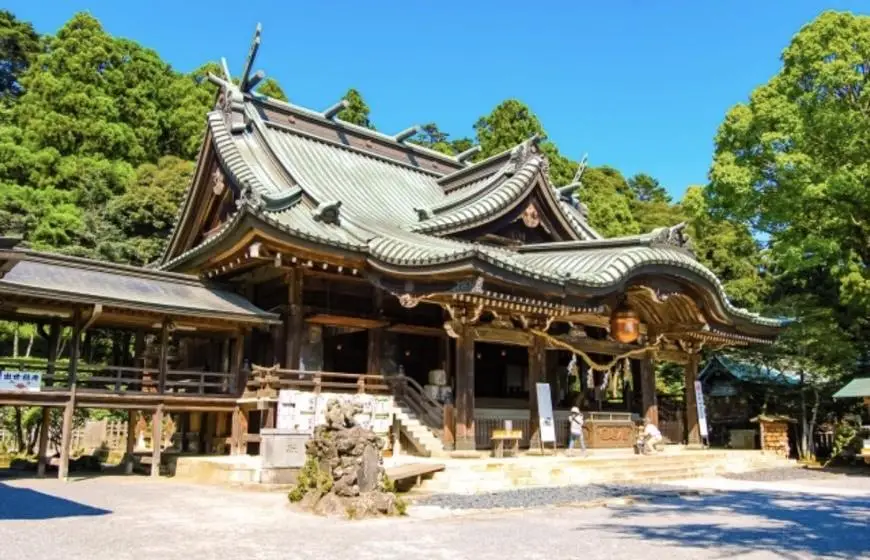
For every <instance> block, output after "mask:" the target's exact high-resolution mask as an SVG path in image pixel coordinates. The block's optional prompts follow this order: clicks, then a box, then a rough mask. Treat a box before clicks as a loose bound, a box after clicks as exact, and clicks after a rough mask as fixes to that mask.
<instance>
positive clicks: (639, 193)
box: [628, 173, 671, 203]
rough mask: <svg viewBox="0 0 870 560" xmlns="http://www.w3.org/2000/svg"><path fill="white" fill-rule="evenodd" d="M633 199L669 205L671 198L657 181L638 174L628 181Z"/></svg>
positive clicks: (648, 176)
mask: <svg viewBox="0 0 870 560" xmlns="http://www.w3.org/2000/svg"><path fill="white" fill-rule="evenodd" d="M628 187H629V189H630V190H631V192H632V193H633V194H634V198H635V199H636V200H639V201H640V202H665V203H670V202H671V197H670V195H669V194H668V191H667V189H665V188H664V187H663V186H662V185H661V183H659V181H658V179H656V178H655V177H653V176H651V175H647V174H646V173H638V174H636V175H634V176H633V177H631V178H630V179H629V180H628Z"/></svg>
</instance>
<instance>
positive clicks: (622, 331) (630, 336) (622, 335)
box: [610, 299, 640, 344]
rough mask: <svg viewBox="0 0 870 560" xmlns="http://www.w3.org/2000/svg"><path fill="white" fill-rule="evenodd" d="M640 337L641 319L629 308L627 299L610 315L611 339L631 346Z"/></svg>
mask: <svg viewBox="0 0 870 560" xmlns="http://www.w3.org/2000/svg"><path fill="white" fill-rule="evenodd" d="M639 335H640V317H639V316H638V314H637V312H636V311H635V310H634V309H632V308H631V307H629V305H628V303H626V301H625V299H622V300H620V302H619V305H618V306H617V307H616V309H614V310H613V313H611V314H610V337H611V338H613V340H615V341H617V342H622V343H623V344H629V343H632V342H634V341H635V340H637V338H638V336H639Z"/></svg>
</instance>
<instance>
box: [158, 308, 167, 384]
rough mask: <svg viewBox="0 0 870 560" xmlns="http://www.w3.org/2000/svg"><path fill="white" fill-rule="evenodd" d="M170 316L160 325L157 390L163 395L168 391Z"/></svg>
mask: <svg viewBox="0 0 870 560" xmlns="http://www.w3.org/2000/svg"><path fill="white" fill-rule="evenodd" d="M168 358H169V318H168V317H167V318H165V319H163V324H162V325H161V327H160V363H159V364H158V368H159V370H158V371H159V377H158V381H157V390H158V392H159V393H160V394H161V395H162V394H163V393H165V392H166V371H167V370H168V369H169V364H168V363H167V362H168V361H169V360H168Z"/></svg>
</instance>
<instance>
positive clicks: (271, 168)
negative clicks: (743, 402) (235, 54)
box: [162, 86, 779, 326]
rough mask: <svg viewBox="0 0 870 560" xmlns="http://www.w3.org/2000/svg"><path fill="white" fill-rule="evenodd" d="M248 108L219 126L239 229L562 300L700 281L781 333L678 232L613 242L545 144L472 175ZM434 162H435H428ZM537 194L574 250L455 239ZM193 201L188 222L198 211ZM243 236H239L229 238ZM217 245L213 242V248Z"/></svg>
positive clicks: (453, 165)
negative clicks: (525, 284) (522, 283)
mask: <svg viewBox="0 0 870 560" xmlns="http://www.w3.org/2000/svg"><path fill="white" fill-rule="evenodd" d="M225 87H231V86H225ZM244 105H245V108H244V117H245V119H246V121H247V126H245V127H244V128H239V127H236V128H234V129H231V128H230V127H229V126H228V124H227V123H226V122H225V121H226V119H227V118H230V117H228V116H227V115H226V114H225V113H223V112H222V111H221V110H215V111H213V112H212V113H211V114H210V115H209V127H210V131H211V134H212V138H213V143H214V146H215V148H216V151H217V153H218V157H219V159H220V161H221V164H222V167H223V168H224V170H225V171H226V172H227V173H228V174H229V175H230V176H231V178H232V179H233V181H235V182H236V183H237V185H238V186H239V187H240V188H241V189H242V191H243V196H242V197H241V200H240V210H239V212H238V214H237V215H236V216H237V219H235V220H230V222H233V223H238V221H239V218H238V216H240V215H250V216H253V217H255V218H256V219H258V220H262V221H264V222H266V223H269V224H271V225H273V226H275V227H277V228H279V229H281V230H283V231H285V232H286V233H287V234H288V235H291V236H296V237H300V238H302V239H305V240H307V241H310V242H313V243H318V244H322V245H323V246H324V247H336V248H341V249H344V250H351V251H355V252H360V253H363V254H364V255H365V256H366V258H367V259H368V260H369V262H370V263H371V264H372V266H374V267H378V266H382V267H387V266H388V267H404V268H403V270H404V271H406V272H407V273H416V272H417V270H418V269H419V267H420V266H433V265H448V264H450V263H458V262H460V261H462V262H466V261H467V262H470V263H477V264H479V265H482V264H486V265H488V266H494V267H496V268H497V269H499V270H502V271H504V272H505V273H508V274H510V275H516V276H518V277H525V278H529V279H534V280H537V281H541V282H546V283H548V284H550V285H551V286H553V287H554V289H555V290H556V291H564V290H565V289H567V288H573V289H579V290H581V291H582V290H592V291H594V292H595V293H601V292H602V291H607V290H610V289H620V287H621V286H624V284H625V282H626V281H627V280H629V279H630V278H631V277H632V276H633V275H638V274H643V273H645V272H649V271H653V272H655V273H657V274H664V275H666V276H667V275H670V276H673V277H678V278H681V279H687V278H688V279H690V281H691V282H695V281H697V280H698V279H700V280H702V281H704V282H708V283H709V286H710V287H712V289H713V291H714V292H715V294H716V296H717V299H718V301H719V302H720V304H721V307H722V308H723V309H724V310H725V311H726V312H727V313H730V314H731V315H732V316H733V317H735V318H739V319H743V320H748V321H750V322H753V323H756V324H759V325H763V326H777V325H779V322H778V321H775V320H770V319H763V318H760V317H758V316H757V315H755V314H752V313H749V312H747V311H745V310H741V309H738V308H735V307H734V306H732V305H731V304H730V303H729V302H728V299H727V296H726V295H725V292H724V290H723V289H722V285H721V283H720V282H719V280H718V279H717V278H716V276H715V275H714V274H713V273H712V272H711V271H710V270H709V269H707V268H706V267H704V266H703V265H702V264H700V263H699V262H698V261H697V260H696V259H695V258H694V256H693V255H692V254H691V253H690V252H689V251H688V250H686V249H685V248H684V247H682V243H681V242H679V239H681V237H680V235H681V233H680V230H679V229H678V228H671V229H667V228H663V229H662V230H657V231H656V232H653V233H652V234H648V235H642V236H633V237H626V238H621V239H601V237H600V235H599V234H598V233H597V232H595V231H594V229H592V228H591V227H590V226H589V225H588V223H587V222H586V219H585V217H584V215H583V213H582V212H580V211H579V210H578V209H576V208H574V207H573V206H571V205H569V204H568V203H566V202H565V201H564V200H562V198H561V197H560V195H559V194H558V193H557V192H556V190H555V189H554V187H553V186H552V185H550V184H549V179H548V178H547V169H548V163H547V160H546V157H545V156H544V155H543V154H542V153H540V152H539V151H538V150H537V149H536V144H535V141H533V140H530V141H528V142H525V143H523V144H521V145H520V146H517V147H516V148H514V149H512V150H509V151H506V152H504V153H503V154H499V155H497V156H493V157H491V158H489V159H487V160H485V161H483V162H479V163H477V164H474V165H470V166H468V167H466V168H462V165H463V164H462V163H460V162H458V161H456V160H455V159H454V158H450V157H449V156H443V155H441V154H438V155H431V154H428V151H426V150H422V151H421V149H418V147H416V146H414V147H411V146H406V145H405V144H403V143H401V142H398V141H396V140H395V139H393V138H391V137H387V136H385V135H383V134H380V133H375V132H372V131H368V130H365V129H361V128H359V127H353V126H352V125H349V124H348V123H334V122H332V121H329V120H326V119H325V118H324V117H321V116H320V115H319V114H318V113H315V112H313V111H310V110H307V109H302V108H298V107H294V106H291V105H287V104H278V103H273V102H271V101H268V102H266V101H263V100H261V99H257V98H252V97H250V96H246V97H245V104H244ZM237 117H238V115H237V114H234V115H233V116H232V118H237ZM306 119H307V120H306ZM303 121H304V122H303ZM315 121H316V122H315ZM233 122H234V123H235V121H233ZM294 123H295V124H294ZM305 123H308V124H305ZM312 123H314V124H312ZM315 124H316V125H317V126H320V127H321V128H320V129H317V130H319V131H320V132H318V133H317V134H315V133H314V132H312V131H313V130H314V128H311V127H312V126H314V125H315ZM324 126H325V127H327V129H328V127H334V129H329V130H333V132H334V134H332V133H330V134H326V135H325V134H324V133H323V127H324ZM346 132H353V133H354V134H357V135H362V136H363V137H364V138H369V139H368V140H365V141H364V143H361V142H360V141H359V136H356V137H355V138H356V140H355V142H349V141H346V138H344V136H343V134H345V133H346ZM422 155H426V156H427V157H430V159H428V160H426V161H423V160H422V159H420V157H421V156H422ZM424 164H425V165H424ZM535 188H543V189H544V190H543V192H539V193H538V194H537V195H536V196H537V197H538V198H539V199H541V200H544V201H545V203H546V204H548V205H549V207H550V208H551V209H552V211H553V212H554V213H555V214H556V219H558V220H559V221H561V223H562V224H563V225H564V227H565V228H566V231H568V232H569V233H570V235H571V236H572V237H573V238H574V241H569V242H558V243H543V244H537V245H527V246H524V247H521V248H520V249H519V250H517V251H514V250H508V249H505V248H500V247H494V246H484V245H481V244H476V243H469V242H464V241H460V240H456V239H451V238H448V237H445V236H446V235H450V234H453V233H457V232H460V231H464V230H467V229H470V228H474V227H477V226H479V225H482V224H485V223H488V222H490V221H493V220H496V219H498V218H499V217H500V216H502V215H504V214H506V213H507V212H510V211H512V210H515V209H516V208H517V207H518V205H519V204H520V203H521V202H523V201H524V200H527V199H528V197H529V196H530V195H531V194H532V192H533V190H534V189H535ZM189 200H190V199H189V197H188V202H185V206H184V208H185V210H184V212H188V211H189V210H187V208H188V205H189ZM339 204H340V208H339V210H338V214H339V216H338V219H337V220H334V221H329V222H328V223H327V222H324V221H322V220H320V219H319V217H318V216H317V215H316V213H315V209H316V208H318V206H323V205H332V207H335V206H338V205H339ZM228 223H229V222H228ZM231 227H235V226H234V225H227V226H226V229H227V230H229V229H230V228H231ZM223 232H224V229H222V230H221V232H218V234H217V235H216V236H214V237H220V236H221V235H222V233H223ZM675 236H676V237H675ZM674 239H677V240H678V241H677V242H674ZM215 242H216V241H215V240H214V238H212V239H210V240H208V241H207V242H206V243H212V244H213V243H215ZM200 250H202V249H201V248H193V249H190V250H189V251H187V252H186V253H182V254H180V255H176V256H175V257H174V258H173V259H171V260H167V261H166V262H164V263H163V265H162V267H163V268H172V267H174V266H176V265H177V264H178V263H180V262H181V261H183V260H184V259H186V258H189V257H190V256H191V255H193V254H195V253H197V252H198V251H200Z"/></svg>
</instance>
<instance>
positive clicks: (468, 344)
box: [454, 323, 477, 451]
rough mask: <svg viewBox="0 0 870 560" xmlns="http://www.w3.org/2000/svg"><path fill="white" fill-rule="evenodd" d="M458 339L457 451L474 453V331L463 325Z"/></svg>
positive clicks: (475, 444) (475, 445) (475, 446)
mask: <svg viewBox="0 0 870 560" xmlns="http://www.w3.org/2000/svg"><path fill="white" fill-rule="evenodd" d="M458 334H459V338H457V339H456V398H455V400H456V411H455V416H456V430H455V431H454V433H455V438H456V449H457V450H464V451H474V450H475V449H476V448H477V442H476V440H475V433H474V329H472V327H471V325H468V324H465V323H463V324H462V328H461V329H460V332H459V333H458Z"/></svg>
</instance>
